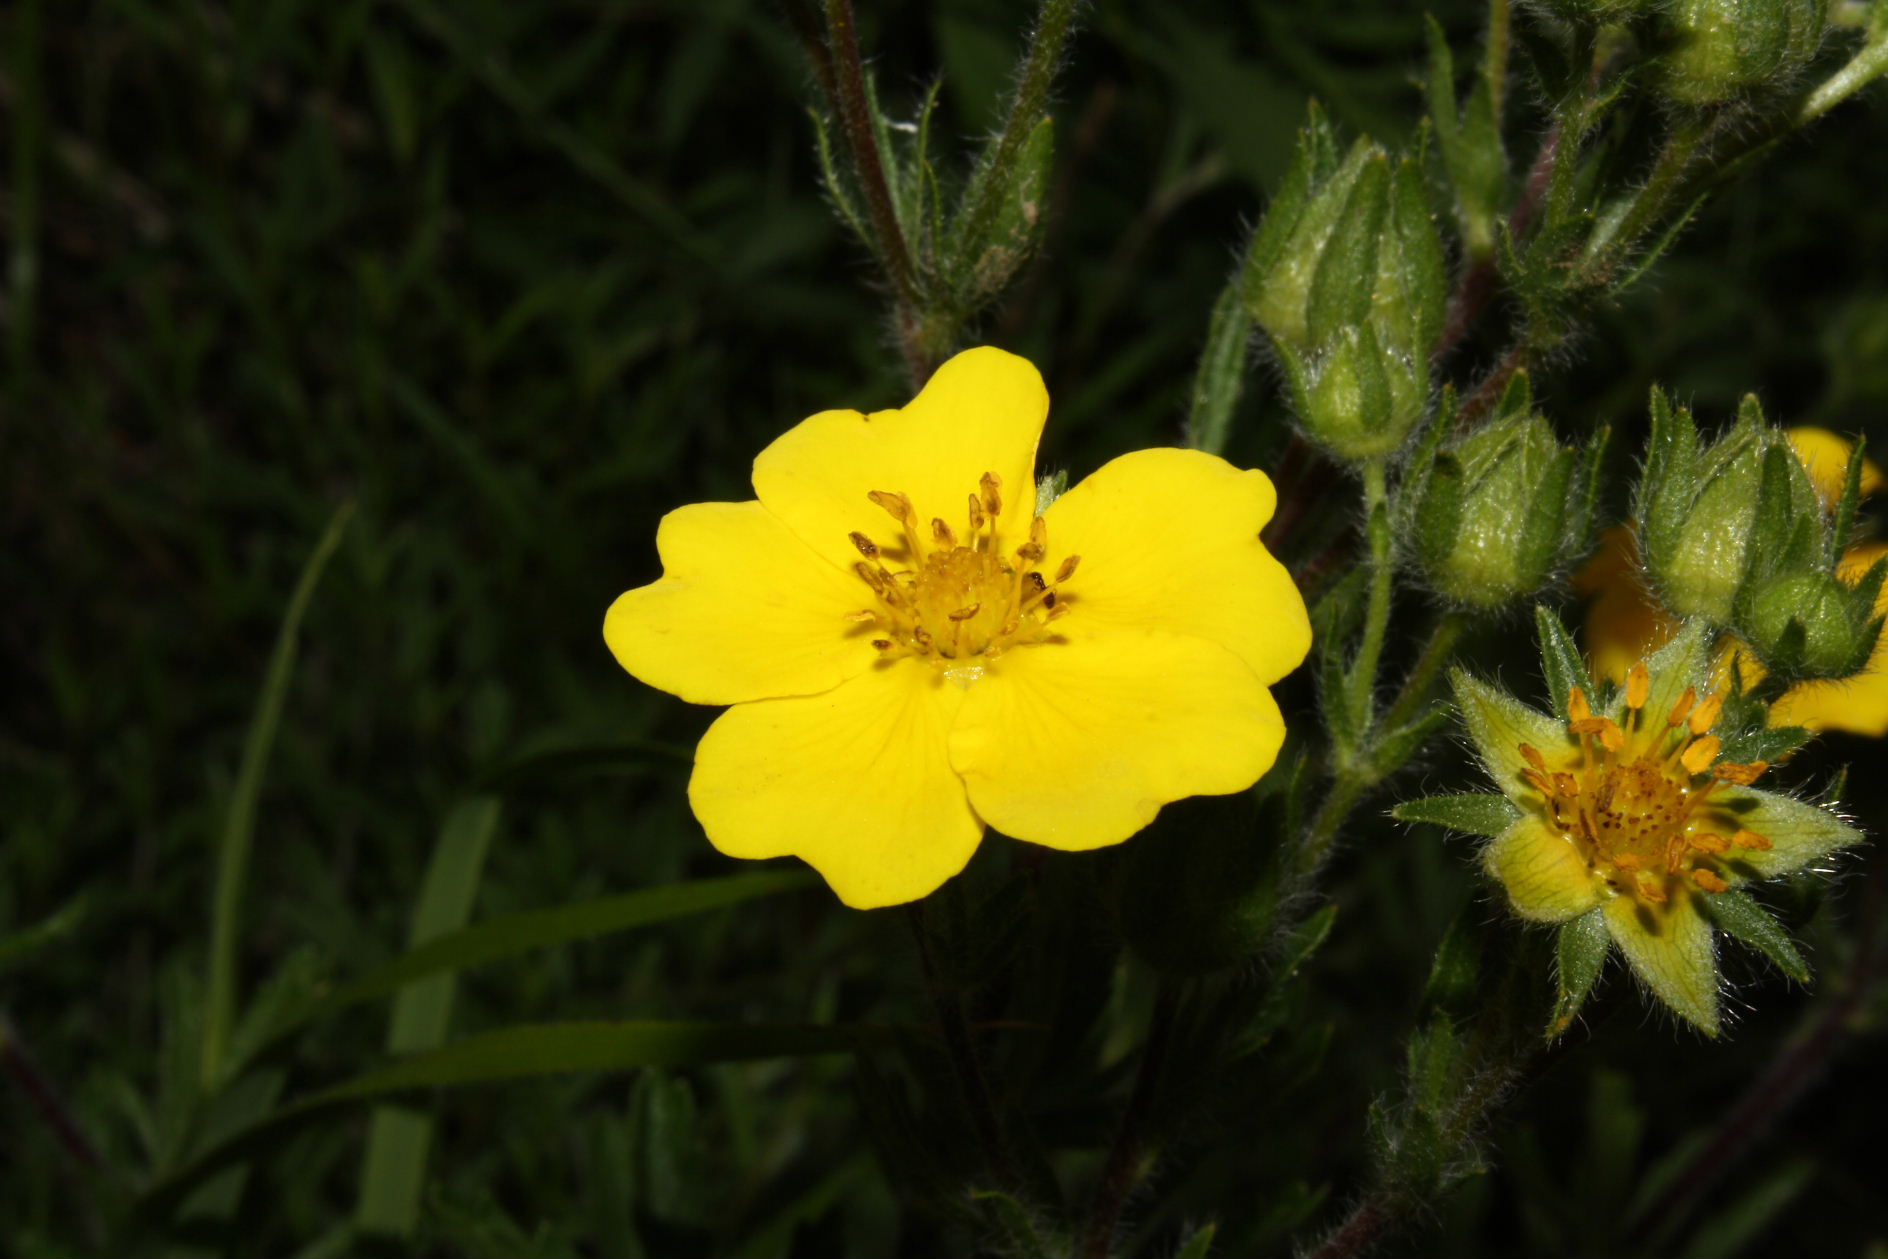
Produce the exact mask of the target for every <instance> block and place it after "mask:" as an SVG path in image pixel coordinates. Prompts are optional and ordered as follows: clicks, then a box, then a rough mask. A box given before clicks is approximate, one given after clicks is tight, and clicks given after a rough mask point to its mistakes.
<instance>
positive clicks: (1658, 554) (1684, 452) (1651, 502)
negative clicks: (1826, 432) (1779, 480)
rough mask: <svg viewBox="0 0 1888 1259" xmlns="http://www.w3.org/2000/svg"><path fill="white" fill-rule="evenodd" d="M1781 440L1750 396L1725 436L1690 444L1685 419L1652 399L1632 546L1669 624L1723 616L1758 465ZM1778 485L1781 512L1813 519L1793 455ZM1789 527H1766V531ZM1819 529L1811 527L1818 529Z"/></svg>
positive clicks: (1728, 610)
mask: <svg viewBox="0 0 1888 1259" xmlns="http://www.w3.org/2000/svg"><path fill="white" fill-rule="evenodd" d="M1783 443H1784V439H1783V436H1782V434H1780V433H1778V432H1777V431H1776V430H1774V429H1772V428H1770V427H1769V426H1768V425H1766V424H1765V423H1764V422H1763V416H1762V413H1761V411H1759V410H1758V408H1757V405H1756V401H1755V399H1752V398H1746V399H1745V401H1744V404H1743V406H1742V407H1741V408H1740V409H1739V412H1738V421H1737V423H1736V425H1735V426H1733V427H1732V429H1731V431H1730V432H1728V433H1726V434H1725V435H1724V436H1723V437H1722V438H1721V439H1720V440H1718V441H1717V442H1715V443H1714V444H1712V445H1711V446H1710V447H1708V448H1703V449H1701V448H1700V445H1699V439H1698V433H1697V428H1696V425H1695V424H1694V423H1693V421H1692V418H1691V413H1690V412H1689V411H1686V410H1684V409H1683V408H1674V407H1672V406H1671V405H1670V404H1669V403H1668V402H1667V401H1666V399H1665V396H1664V395H1663V394H1662V393H1659V392H1657V391H1654V393H1653V396H1652V435H1651V440H1650V443H1649V450H1648V454H1647V459H1646V468H1645V474H1644V476H1643V477H1642V479H1641V481H1640V484H1639V495H1638V504H1637V508H1638V517H1639V547H1640V554H1641V555H1642V556H1643V557H1644V560H1645V565H1646V570H1647V572H1648V573H1649V575H1650V576H1651V579H1652V586H1653V589H1654V591H1655V592H1656V593H1657V595H1658V597H1659V602H1660V603H1662V604H1663V605H1664V606H1665V608H1666V610H1667V611H1668V612H1670V613H1671V614H1672V615H1673V616H1675V617H1678V618H1681V619H1682V618H1689V617H1702V618H1704V619H1705V620H1707V621H1709V622H1710V623H1711V624H1713V625H1716V626H1723V625H1728V624H1729V623H1730V621H1731V619H1732V609H1733V608H1734V606H1735V604H1736V601H1737V597H1738V593H1739V591H1741V590H1743V588H1744V586H1745V580H1746V576H1747V574H1748V571H1749V567H1750V565H1749V560H1750V552H1751V546H1752V540H1753V537H1754V535H1755V532H1756V525H1757V519H1758V511H1757V508H1758V503H1759V499H1760V496H1761V493H1762V490H1763V485H1764V468H1765V465H1766V462H1768V461H1767V458H1766V457H1767V455H1768V454H1769V452H1770V450H1771V448H1772V447H1778V446H1781V447H1782V448H1783V449H1784V450H1785V451H1787V449H1788V448H1787V446H1786V445H1784V444H1783ZM1777 468H1779V469H1781V470H1780V471H1777V470H1773V472H1772V476H1773V478H1774V477H1776V476H1783V477H1784V478H1785V479H1786V481H1787V484H1786V485H1785V486H1783V487H1782V488H1781V489H1780V490H1779V491H1778V492H1779V494H1780V496H1781V508H1782V514H1783V515H1784V516H1785V517H1788V518H1790V519H1800V518H1801V517H1802V516H1803V515H1804V514H1806V513H1807V514H1808V515H1810V516H1812V517H1814V518H1815V520H1816V521H1817V522H1820V508H1819V507H1818V506H1817V501H1816V492H1815V490H1814V488H1813V487H1812V486H1811V485H1810V483H1809V479H1808V477H1807V476H1805V475H1804V474H1803V471H1802V466H1801V465H1800V464H1799V463H1797V461H1796V460H1795V459H1794V458H1788V459H1784V460H1781V461H1778V462H1777ZM1789 527H1790V526H1789V524H1788V522H1787V520H1786V521H1784V522H1782V523H1777V522H1772V523H1771V524H1769V525H1767V526H1766V536H1767V535H1768V534H1769V533H1776V532H1778V531H1787V530H1788V528H1789ZM1817 527H1820V525H1819V523H1818V526H1817Z"/></svg>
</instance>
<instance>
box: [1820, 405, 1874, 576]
mask: <svg viewBox="0 0 1888 1259" xmlns="http://www.w3.org/2000/svg"><path fill="white" fill-rule="evenodd" d="M1867 449H1868V438H1867V437H1866V436H1861V435H1858V436H1857V437H1856V439H1855V445H1854V447H1853V448H1852V449H1851V450H1850V451H1849V466H1848V468H1847V470H1846V472H1845V474H1844V476H1843V478H1842V496H1841V497H1840V498H1839V499H1837V500H1836V509H1835V513H1834V516H1833V518H1832V520H1831V521H1830V526H1829V545H1828V549H1827V550H1826V551H1825V552H1824V553H1823V566H1824V567H1825V568H1834V567H1835V566H1836V563H1837V561H1839V560H1840V559H1841V558H1842V553H1843V552H1844V551H1846V550H1848V549H1849V539H1850V538H1851V537H1852V536H1853V535H1854V533H1855V513H1856V511H1857V510H1858V509H1859V508H1860V506H1861V502H1862V466H1863V456H1864V455H1865V454H1866V452H1867Z"/></svg>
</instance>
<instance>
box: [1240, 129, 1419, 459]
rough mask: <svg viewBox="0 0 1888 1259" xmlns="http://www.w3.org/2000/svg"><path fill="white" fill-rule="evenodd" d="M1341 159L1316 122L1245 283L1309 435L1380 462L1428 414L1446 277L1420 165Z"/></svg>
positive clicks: (1362, 152) (1375, 152)
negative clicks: (1431, 362)
mask: <svg viewBox="0 0 1888 1259" xmlns="http://www.w3.org/2000/svg"><path fill="white" fill-rule="evenodd" d="M1333 152H1334V147H1333V145H1332V143H1331V137H1330V135H1329V129H1328V127H1321V118H1320V117H1318V116H1316V115H1314V117H1313V124H1312V126H1311V127H1309V128H1307V130H1306V133H1305V137H1304V139H1303V140H1302V141H1301V144H1300V148H1299V155H1298V158H1297V160H1296V161H1295V162H1294V164H1293V169H1292V172H1291V175H1290V176H1289V177H1288V178H1287V180H1286V185H1285V187H1284V188H1283V189H1281V191H1280V193H1279V195H1278V197H1277V198H1275V199H1274V201H1273V204H1272V206H1271V208H1270V209H1269V210H1268V211H1267V214H1266V219H1265V222H1264V223H1262V224H1261V225H1260V228H1259V231H1258V233H1257V234H1256V235H1255V236H1254V237H1253V242H1252V248H1251V250H1250V252H1249V253H1248V255H1247V258H1246V266H1245V270H1244V272H1243V274H1242V280H1241V283H1242V289H1243V294H1244V300H1245V304H1246V309H1247V312H1248V313H1249V314H1250V315H1251V317H1252V319H1253V321H1254V322H1255V323H1257V324H1258V325H1259V326H1260V327H1261V328H1263V329H1264V330H1265V332H1266V334H1267V336H1268V337H1269V338H1270V339H1271V342H1272V347H1273V349H1274V351H1275V352H1276V354H1277V356H1278V359H1279V363H1280V365H1281V366H1282V367H1283V368H1284V370H1285V376H1286V379H1287V383H1288V384H1289V385H1290V391H1291V399H1292V403H1293V406H1294V409H1295V410H1296V411H1297V413H1298V417H1299V419H1300V421H1301V422H1302V423H1303V424H1304V427H1305V430H1306V432H1307V433H1308V434H1309V435H1310V436H1311V438H1312V439H1313V440H1315V441H1317V442H1319V443H1320V444H1321V445H1323V446H1324V447H1326V448H1327V449H1328V450H1330V451H1331V452H1332V453H1334V454H1335V455H1337V456H1338V457H1339V458H1342V459H1350V460H1361V459H1370V458H1379V457H1382V456H1385V455H1389V454H1392V453H1394V452H1395V451H1396V450H1398V449H1399V448H1400V447H1401V446H1402V445H1403V443H1404V442H1405V441H1406V440H1407V439H1408V437H1409V435H1410V433H1411V432H1412V431H1414V429H1415V428H1416V426H1417V425H1418V424H1420V423H1421V421H1422V418H1423V415H1424V413H1425V412H1426V411H1427V410H1428V406H1429V352H1430V350H1431V348H1432V347H1433V346H1434V345H1435V343H1436V339H1437V337H1438V336H1439V335H1440V333H1441V330H1442V321H1443V317H1444V314H1445V308H1446V303H1447V277H1446V273H1445V268H1444V264H1443V257H1442V244H1441V238H1440V235H1439V234H1438V232H1437V229H1436V224H1435V221H1434V219H1433V217H1432V216H1431V214H1430V212H1429V204H1428V199H1427V194H1426V192H1425V189H1424V185H1423V178H1422V172H1421V170H1420V168H1419V167H1418V165H1417V163H1416V162H1415V160H1414V159H1412V158H1404V159H1401V160H1400V161H1397V162H1395V163H1392V162H1391V160H1390V158H1389V156H1388V155H1387V154H1386V153H1385V152H1384V151H1383V150H1382V149H1381V148H1379V147H1377V146H1375V145H1372V144H1368V143H1366V142H1362V141H1360V142H1359V143H1358V144H1357V145H1355V146H1354V147H1353V148H1352V149H1351V151H1350V154H1349V155H1348V156H1347V157H1346V158H1345V159H1344V161H1343V163H1342V164H1341V165H1340V164H1337V163H1336V161H1335V159H1334V157H1332V153H1333Z"/></svg>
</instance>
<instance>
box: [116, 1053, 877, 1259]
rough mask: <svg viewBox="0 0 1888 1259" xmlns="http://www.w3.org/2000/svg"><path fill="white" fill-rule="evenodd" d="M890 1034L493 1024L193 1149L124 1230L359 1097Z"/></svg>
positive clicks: (736, 1058) (160, 1215)
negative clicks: (196, 1150)
mask: <svg viewBox="0 0 1888 1259" xmlns="http://www.w3.org/2000/svg"><path fill="white" fill-rule="evenodd" d="M897 1032H898V1029H897V1028H895V1027H890V1026H885V1025H868V1024H802V1023H709V1022H680V1021H677V1022H663V1021H623V1022H607V1023H604V1022H598V1023H538V1024H523V1025H520V1026H515V1027H506V1028H500V1029H498V1030H497V1031H492V1032H486V1033H484V1034H482V1035H478V1036H471V1037H468V1038H466V1039H465V1040H461V1041H458V1042H456V1043H454V1044H451V1045H448V1046H446V1047H445V1048H443V1049H438V1050H434V1051H433V1052H431V1053H425V1054H419V1055H416V1056H414V1057H412V1058H409V1059H407V1060H405V1061H401V1062H395V1063H392V1064H391V1065H388V1066H385V1067H381V1068H378V1069H376V1070H372V1071H368V1072H365V1073H364V1074H362V1075H358V1076H355V1077H354V1078H353V1079H351V1080H348V1081H345V1082H343V1083H341V1084H338V1085H335V1086H334V1087H333V1088H329V1089H325V1090H323V1091H322V1092H319V1093H316V1094H314V1095H312V1096H310V1097H306V1098H303V1099H302V1100H301V1101H299V1102H296V1103H294V1104H292V1105H290V1106H287V1107H284V1108H283V1109H281V1110H278V1111H276V1112H274V1113H273V1114H271V1115H269V1116H267V1117H265V1118H263V1119H261V1120H259V1121H257V1122H255V1123H251V1124H249V1125H247V1126H245V1127H243V1128H241V1129H240V1130H238V1131H235V1132H233V1133H230V1134H229V1135H227V1136H225V1137H224V1138H223V1139H221V1140H219V1141H217V1142H215V1143H214V1144H211V1145H209V1146H208V1147H207V1148H205V1149H203V1150H202V1151H200V1152H199V1153H198V1154H197V1155H196V1157H195V1158H194V1159H192V1160H191V1162H190V1163H189V1164H188V1165H186V1166H185V1167H183V1168H182V1169H180V1170H178V1171H176V1172H174V1173H172V1174H171V1175H169V1176H166V1177H163V1178H161V1179H159V1180H157V1181H156V1182H154V1183H152V1184H151V1185H150V1186H149V1187H148V1188H147V1190H146V1192H145V1194H144V1196H143V1197H142V1198H141V1199H139V1201H138V1203H137V1205H136V1207H135V1208H134V1211H133V1214H132V1218H131V1222H130V1226H131V1230H132V1231H134V1232H135V1231H136V1230H137V1229H138V1228H140V1227H149V1226H150V1225H151V1224H152V1223H154V1222H157V1221H162V1220H164V1219H166V1218H168V1216H169V1214H170V1212H172V1211H173V1210H175V1208H176V1206H177V1204H178V1203H179V1202H180V1201H182V1200H183V1198H184V1196H185V1195H187V1194H188V1193H190V1191H191V1190H192V1189H194V1188H195V1187H196V1186H197V1185H199V1184H201V1183H202V1182H203V1181H204V1180H205V1179H206V1178H208V1177H210V1176H212V1175H214V1174H216V1173H217V1172H219V1171H221V1170H222V1169H223V1168H225V1167H228V1166H231V1165H233V1164H236V1163H240V1162H243V1161H245V1160H246V1159H249V1158H252V1157H254V1156H255V1155H257V1154H259V1153H261V1152H263V1151H265V1150H268V1149H272V1148H274V1147H275V1146H277V1145H278V1144H279V1143H280V1142H281V1141H282V1140H283V1139H285V1138H286V1137H287V1136H288V1135H289V1134H290V1133H292V1132H294V1131H296V1130H297V1129H299V1128H300V1127H301V1126H302V1125H303V1124H305V1123H307V1122H309V1121H310V1120H313V1119H316V1118H319V1117H321V1116H323V1115H326V1114H327V1113H329V1112H331V1111H333V1110H335V1109H337V1108H340V1107H343V1106H348V1105H352V1104H354V1103H356V1102H360V1101H364V1100H366V1099H369V1098H374V1097H382V1096H386V1095H388V1094H393V1093H403V1092H411V1091H414V1090H416V1089H428V1088H455V1087H459V1086H463V1085H471V1084H489V1083H494V1082H498V1081H503V1080H513V1079H520V1078H524V1077H528V1076H542V1075H558V1074H563V1073H565V1072H571V1071H628V1070H634V1069H637V1068H641V1067H685V1066H702V1065H705V1064H707V1063H714V1062H750V1061H754V1060H757V1059H763V1058H803V1057H812V1056H817V1055H822V1054H842V1053H852V1052H855V1051H857V1050H859V1049H864V1048H870V1047H874V1046H879V1045H884V1044H889V1043H894V1042H895V1040H896V1037H897Z"/></svg>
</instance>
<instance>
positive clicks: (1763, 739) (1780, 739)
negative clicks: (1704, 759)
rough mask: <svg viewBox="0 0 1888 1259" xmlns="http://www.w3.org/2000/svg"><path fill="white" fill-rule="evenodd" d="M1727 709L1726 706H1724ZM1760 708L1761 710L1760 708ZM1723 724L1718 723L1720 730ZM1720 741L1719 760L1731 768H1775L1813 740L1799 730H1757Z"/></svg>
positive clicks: (1809, 733)
mask: <svg viewBox="0 0 1888 1259" xmlns="http://www.w3.org/2000/svg"><path fill="white" fill-rule="evenodd" d="M1725 706H1726V707H1727V708H1728V707H1729V705H1728V704H1726V705H1725ZM1760 707H1761V706H1760ZM1722 724H1723V723H1722V722H1720V723H1719V726H1720V729H1721V727H1722ZM1718 737H1719V738H1720V739H1721V740H1722V741H1723V746H1722V747H1721V749H1720V750H1719V753H1718V755H1719V757H1720V758H1721V759H1723V760H1726V761H1729V762H1731V763H1732V764H1738V765H1747V764H1749V763H1750V762H1752V761H1763V762H1765V763H1766V764H1770V765H1774V764H1776V763H1777V762H1778V761H1780V760H1782V759H1783V758H1784V757H1786V756H1788V755H1789V754H1790V753H1792V752H1794V751H1796V750H1797V749H1798V748H1800V747H1802V746H1803V745H1804V744H1806V743H1808V742H1809V741H1810V740H1811V739H1813V738H1815V737H1816V734H1815V732H1814V731H1813V730H1806V729H1804V728H1803V727H1802V726H1757V727H1754V728H1752V729H1748V730H1738V731H1735V732H1734V733H1731V734H1722V733H1720V734H1719V736H1718Z"/></svg>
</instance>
